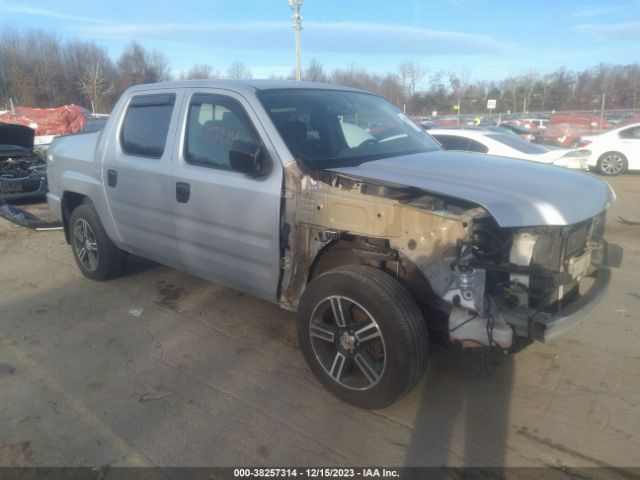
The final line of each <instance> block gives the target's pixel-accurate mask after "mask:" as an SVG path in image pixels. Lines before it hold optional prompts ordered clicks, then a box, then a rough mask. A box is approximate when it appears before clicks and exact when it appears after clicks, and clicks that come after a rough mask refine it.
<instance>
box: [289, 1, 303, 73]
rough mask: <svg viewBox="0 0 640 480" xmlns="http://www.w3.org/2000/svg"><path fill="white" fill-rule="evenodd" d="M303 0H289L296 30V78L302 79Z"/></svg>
mask: <svg viewBox="0 0 640 480" xmlns="http://www.w3.org/2000/svg"><path fill="white" fill-rule="evenodd" d="M300 7H302V0H289V8H290V9H291V10H293V29H294V30H295V31H296V80H298V81H300V80H301V79H302V60H301V57H302V48H301V47H300V32H301V31H302V17H301V16H300Z"/></svg>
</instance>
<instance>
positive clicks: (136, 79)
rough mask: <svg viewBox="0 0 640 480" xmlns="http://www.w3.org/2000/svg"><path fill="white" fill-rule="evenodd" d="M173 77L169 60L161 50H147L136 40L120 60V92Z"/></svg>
mask: <svg viewBox="0 0 640 480" xmlns="http://www.w3.org/2000/svg"><path fill="white" fill-rule="evenodd" d="M170 78H171V69H170V68H169V60H168V59H167V57H166V56H165V55H164V54H163V53H160V52H157V51H154V52H147V51H146V50H145V49H144V47H143V46H142V45H140V44H139V43H138V42H136V41H135V40H134V41H133V42H131V43H130V44H129V46H128V47H127V48H126V49H125V51H124V52H122V55H121V56H120V59H119V60H118V88H117V90H118V92H119V93H122V92H123V91H124V90H126V89H127V88H129V87H130V86H132V85H138V84H140V83H156V82H165V81H167V80H169V79H170Z"/></svg>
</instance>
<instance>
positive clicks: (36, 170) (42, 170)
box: [0, 123, 47, 200]
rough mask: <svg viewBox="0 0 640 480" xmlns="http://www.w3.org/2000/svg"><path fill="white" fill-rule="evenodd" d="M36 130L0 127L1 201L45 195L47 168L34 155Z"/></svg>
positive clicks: (2, 124)
mask: <svg viewBox="0 0 640 480" xmlns="http://www.w3.org/2000/svg"><path fill="white" fill-rule="evenodd" d="M34 137H35V130H33V129H32V128H29V127H26V126H24V125H17V124H11V123H0V198H2V199H3V200H24V199H31V198H37V197H44V196H45V195H46V193H47V175H46V171H47V168H46V164H45V162H44V161H43V160H42V159H41V158H40V157H38V156H37V155H36V154H35V153H34V152H33V143H34Z"/></svg>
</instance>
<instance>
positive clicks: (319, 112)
mask: <svg viewBox="0 0 640 480" xmlns="http://www.w3.org/2000/svg"><path fill="white" fill-rule="evenodd" d="M260 99H261V101H262V104H263V105H264V107H265V109H266V110H267V112H268V113H269V115H270V116H271V119H272V120H273V123H274V124H275V125H276V127H277V129H278V131H279V132H280V135H282V138H283V139H284V141H285V142H286V144H287V146H288V147H289V150H290V151H291V153H292V154H293V155H294V156H295V157H296V158H297V159H300V160H302V161H303V162H304V163H305V164H307V165H309V166H310V167H311V168H320V169H323V168H333V167H336V166H348V165H358V164H360V163H363V162H366V161H370V160H376V159H380V158H387V157H393V156H398V155H406V154H410V153H421V152H431V151H434V150H440V147H439V146H438V144H437V143H436V142H434V141H433V139H431V138H430V137H429V135H428V134H427V133H425V132H424V131H423V130H422V129H421V128H420V127H418V126H417V125H416V124H415V123H413V122H412V121H411V120H409V119H408V118H407V117H406V116H405V115H403V114H402V113H401V112H400V111H398V110H397V109H396V108H395V107H394V106H393V105H391V104H390V103H389V102H387V101H386V100H384V99H383V98H382V97H378V96H375V95H370V94H367V93H359V92H346V91H339V90H303V89H290V90H265V91H262V92H261V93H260Z"/></svg>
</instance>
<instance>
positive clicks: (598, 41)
mask: <svg viewBox="0 0 640 480" xmlns="http://www.w3.org/2000/svg"><path fill="white" fill-rule="evenodd" d="M301 14H302V17H303V26H304V30H303V32H302V59H303V60H302V63H303V67H304V66H305V65H306V64H307V63H308V62H309V60H311V59H312V58H315V59H316V60H318V61H319V62H320V63H321V64H322V65H323V66H324V68H325V69H326V70H332V69H334V68H341V67H348V66H350V65H352V64H353V65H356V66H358V67H363V68H367V69H368V70H370V71H372V72H375V73H381V74H383V73H387V72H397V67H398V65H399V64H400V63H401V62H404V61H413V62H416V63H419V64H421V65H423V66H424V67H425V68H426V69H427V71H428V72H429V74H434V73H436V72H438V71H443V72H455V73H459V74H465V75H467V76H468V77H469V78H470V79H472V80H499V79H501V78H504V77H506V76H509V75H518V74H523V73H526V72H529V71H531V70H534V71H537V72H540V73H549V72H552V71H554V70H556V69H558V68H559V67H563V66H564V67H567V68H568V69H570V70H581V69H584V68H588V67H591V66H595V65H597V64H598V63H620V64H628V63H637V62H640V0H608V1H604V0H594V1H589V0H586V1H580V0H535V1H528V2H523V1H513V0H428V1H427V0H368V1H366V2H365V1H361V0H304V3H303V5H302V9H301ZM291 22H292V20H291V11H290V10H289V8H288V5H287V1H286V0H233V1H231V0H208V1H204V0H188V1H179V0H128V1H122V0H107V1H92V0H56V1H55V2H51V1H36V0H20V1H15V0H0V26H2V25H5V26H12V27H17V28H19V29H20V30H28V29H31V28H42V29H45V30H48V31H52V32H55V33H56V34H58V35H59V36H61V37H62V38H80V39H90V40H94V41H96V42H97V43H99V44H100V45H102V46H104V47H105V48H106V49H107V51H108V52H109V55H110V56H111V57H112V58H113V59H114V60H115V59H117V57H118V56H119V55H120V54H121V53H122V51H123V49H124V48H125V47H126V45H127V44H129V43H130V42H131V41H132V40H134V39H135V40H138V41H139V42H140V43H141V44H142V45H143V46H144V47H145V48H147V49H152V50H159V51H161V52H163V53H164V54H165V55H166V56H167V57H168V58H169V61H170V64H171V67H172V69H173V72H174V73H175V74H179V73H180V72H183V71H186V70H188V69H189V68H190V67H191V66H192V65H193V64H195V63H201V64H202V63H207V64H210V65H212V66H213V67H214V69H216V70H219V71H221V72H222V73H224V71H225V70H226V68H227V67H228V66H229V64H230V63H232V62H233V61H235V60H238V61H241V62H243V63H244V64H246V65H247V66H248V67H249V68H250V69H251V70H252V72H253V75H254V77H257V78H266V77H268V76H269V75H271V74H275V75H288V74H290V73H291V71H292V69H293V67H294V64H295V57H294V42H293V39H294V32H293V29H292V28H291Z"/></svg>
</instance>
